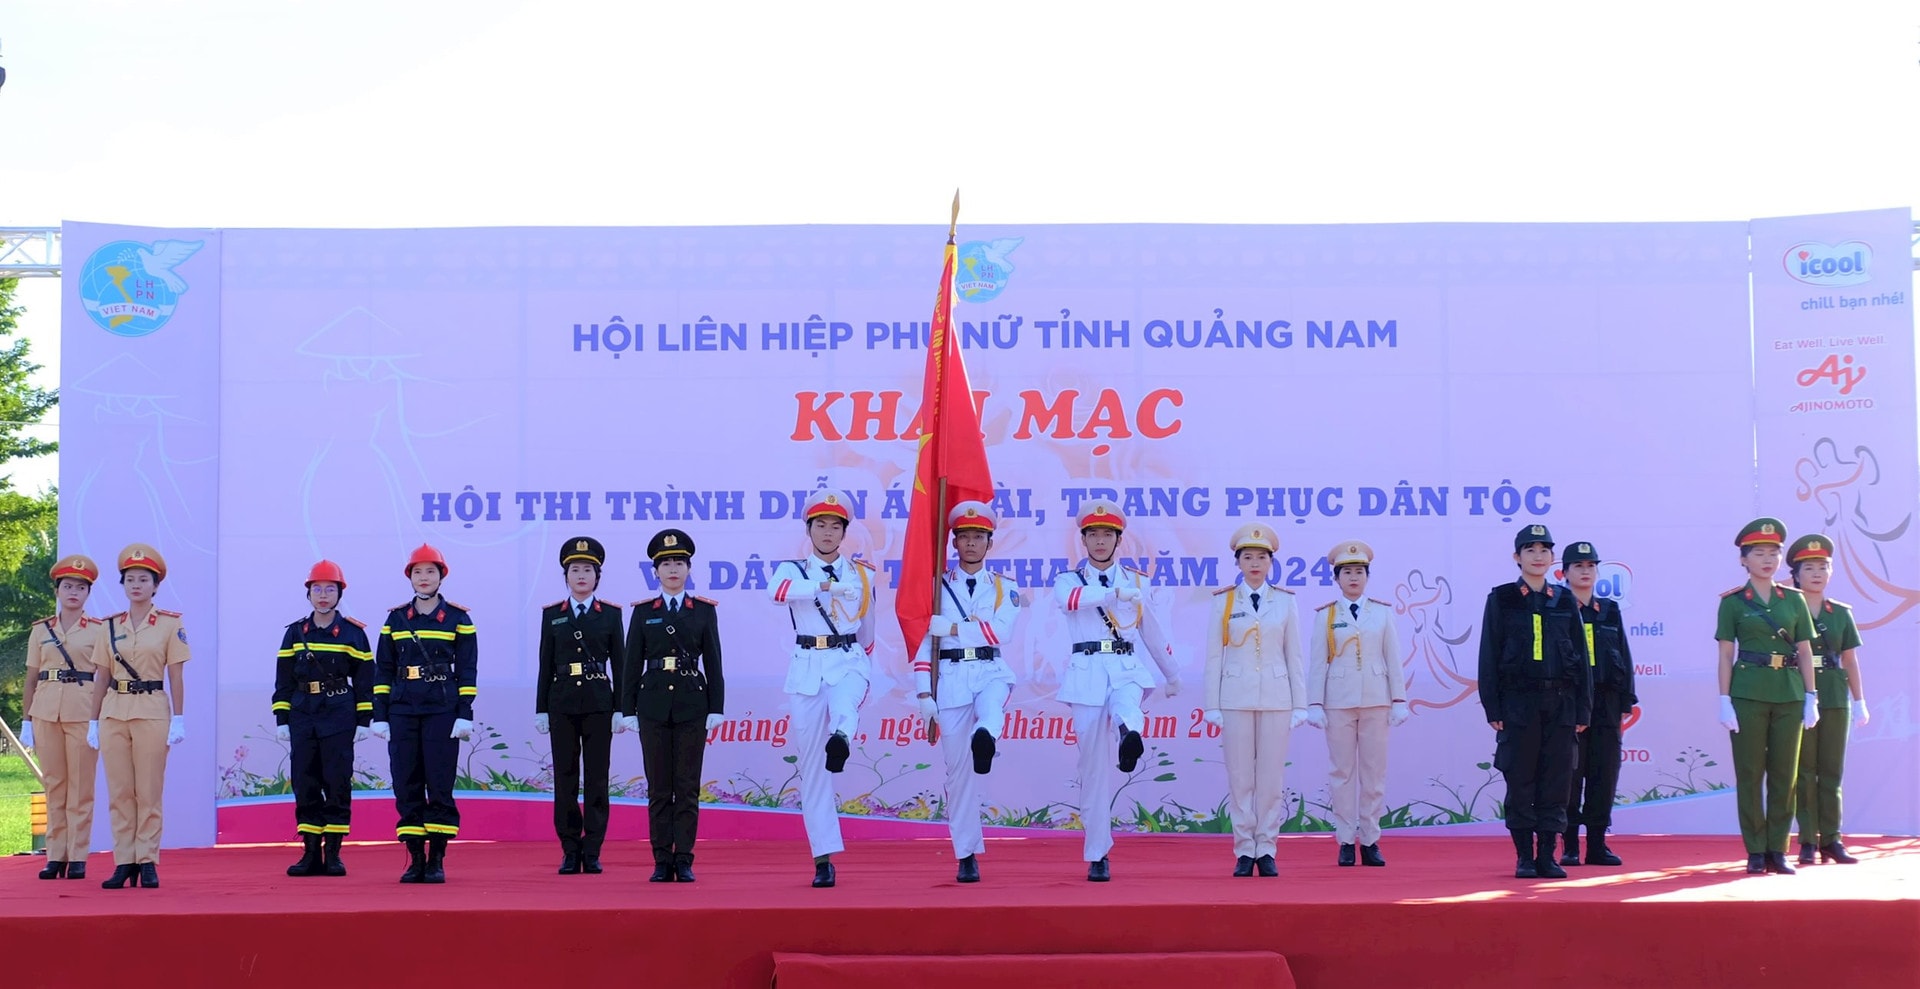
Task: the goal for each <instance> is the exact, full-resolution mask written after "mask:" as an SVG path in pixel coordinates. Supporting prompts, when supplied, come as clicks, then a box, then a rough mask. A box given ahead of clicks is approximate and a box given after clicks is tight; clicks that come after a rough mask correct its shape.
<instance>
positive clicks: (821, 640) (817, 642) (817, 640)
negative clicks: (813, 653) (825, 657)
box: [813, 635, 833, 649]
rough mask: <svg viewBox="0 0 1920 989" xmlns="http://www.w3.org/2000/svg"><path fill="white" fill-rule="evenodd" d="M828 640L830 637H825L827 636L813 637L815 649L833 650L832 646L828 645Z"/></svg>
mask: <svg viewBox="0 0 1920 989" xmlns="http://www.w3.org/2000/svg"><path fill="white" fill-rule="evenodd" d="M827 639H828V636H825V635H816V636H814V637H813V647H814V648H815V649H831V648H833V647H832V646H830V645H828V644H827Z"/></svg>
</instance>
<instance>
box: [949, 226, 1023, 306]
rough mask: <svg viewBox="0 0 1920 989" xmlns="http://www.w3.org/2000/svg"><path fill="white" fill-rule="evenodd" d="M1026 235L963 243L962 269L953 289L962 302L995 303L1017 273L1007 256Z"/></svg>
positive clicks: (957, 273) (958, 271)
mask: <svg viewBox="0 0 1920 989" xmlns="http://www.w3.org/2000/svg"><path fill="white" fill-rule="evenodd" d="M1025 240H1026V238H1025V237H1003V238H1001V239H999V240H971V241H968V242H966V243H964V244H961V245H960V256H959V262H960V268H959V270H957V271H955V272H954V273H953V291H954V293H955V294H957V295H959V296H960V301H962V302H992V301H993V300H994V299H997V298H999V297H1000V293H1002V292H1005V291H1006V290H1007V279H1008V278H1009V277H1010V276H1012V274H1013V262H1011V261H1008V260H1007V255H1009V254H1012V253H1013V249H1014V248H1016V247H1019V246H1020V245H1021V243H1022V242H1024V241H1025Z"/></svg>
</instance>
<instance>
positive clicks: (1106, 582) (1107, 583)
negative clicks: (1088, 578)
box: [1100, 574, 1113, 587]
mask: <svg viewBox="0 0 1920 989" xmlns="http://www.w3.org/2000/svg"><path fill="white" fill-rule="evenodd" d="M1100 586H1101V587H1111V586H1113V584H1112V582H1111V581H1109V580H1107V575H1106V574H1101V575H1100Z"/></svg>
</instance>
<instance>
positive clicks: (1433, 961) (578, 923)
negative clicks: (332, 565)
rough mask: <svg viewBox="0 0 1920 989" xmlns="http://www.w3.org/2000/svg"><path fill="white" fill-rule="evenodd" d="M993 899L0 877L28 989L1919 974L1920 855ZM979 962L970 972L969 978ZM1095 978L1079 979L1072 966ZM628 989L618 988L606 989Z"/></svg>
mask: <svg viewBox="0 0 1920 989" xmlns="http://www.w3.org/2000/svg"><path fill="white" fill-rule="evenodd" d="M990 846H991V847H990V850H989V851H988V853H987V854H986V855H985V856H983V857H982V860H981V862H982V866H981V868H982V872H983V874H984V876H985V882H983V883H981V884H979V885H977V886H961V885H959V884H957V883H955V882H954V881H953V860H952V855H951V849H950V846H949V845H948V844H947V843H946V842H945V841H942V840H916V841H899V840H895V841H867V842H858V843H855V844H854V845H852V847H851V848H850V850H849V851H848V852H847V853H846V854H844V855H841V856H839V858H838V860H837V864H838V866H839V871H840V886H839V888H837V889H832V890H813V889H810V888H808V886H807V880H808V878H809V877H810V875H811V864H810V863H809V861H808V856H807V854H806V850H805V846H804V845H802V844H800V843H795V842H787V841H766V840H760V841H724V840H722V841H712V842H706V843H703V844H702V851H701V856H700V859H699V861H698V862H697V863H696V865H695V869H696V871H697V873H698V875H699V882H698V883H697V884H695V885H692V886H678V885H672V886H669V885H650V884H648V883H647V882H646V875H647V873H648V871H649V870H650V862H649V856H648V853H647V851H646V848H645V846H644V845H643V844H640V843H634V842H620V843H617V844H615V845H613V846H612V847H610V848H609V850H608V854H607V855H606V856H605V863H606V866H607V872H606V873H605V874H604V875H600V876H559V875H555V874H554V872H553V869H554V867H555V865H556V864H557V862H558V858H559V855H558V852H557V850H556V849H555V848H554V847H553V846H552V845H550V844H545V843H533V842H528V843H501V844H488V843H463V844H456V845H455V846H454V848H453V850H452V851H451V852H450V854H449V856H448V868H449V872H450V875H451V879H450V880H449V882H448V884H447V885H445V886H437V887H408V886H401V885H399V884H397V883H396V882H395V881H394V880H395V879H396V878H397V877H398V875H399V873H400V870H401V869H402V867H403V865H404V863H403V855H402V853H401V852H400V850H399V848H398V846H397V845H394V844H392V843H391V842H381V843H373V844H364V845H350V846H349V849H348V855H347V857H346V860H347V865H348V867H349V869H350V870H351V875H349V876H348V877H347V878H344V879H300V880H294V879H289V878H287V877H286V876H285V875H284V874H283V870H284V869H285V867H286V865H287V864H288V863H290V862H291V861H292V860H293V859H294V858H296V857H297V853H296V851H295V850H294V849H293V848H292V847H291V846H268V847H259V846H254V847H222V848H215V849H193V850H180V851H170V852H168V853H166V855H165V858H164V861H163V862H162V864H161V874H162V875H161V878H162V880H163V884H164V885H163V887H162V888H161V889H158V890H138V889H126V890H121V891H117V892H109V891H106V890H102V889H100V888H99V884H98V881H97V880H98V879H99V878H101V877H104V876H105V875H107V874H108V873H109V872H110V871H111V869H112V865H111V862H110V860H109V856H106V855H95V856H94V857H93V859H92V860H91V862H90V863H89V869H90V871H91V872H92V873H93V875H94V878H93V879H89V880H84V881H81V882H70V881H49V882H40V881H38V880H36V879H35V878H34V873H35V872H36V871H38V869H39V868H40V861H39V859H37V858H34V857H26V856H20V857H14V858H10V859H6V860H0V930H4V931H5V934H6V936H5V939H4V943H5V944H6V945H7V946H8V947H9V951H8V952H7V959H6V961H7V971H8V980H7V981H8V984H9V985H10V986H54V985H59V986H78V985H87V984H95V985H106V984H109V983H112V984H124V983H125V982H126V981H127V980H128V979H130V978H138V979H158V980H160V981H159V982H157V983H156V984H162V985H169V986H193V987H213V986H262V987H266V986H271V987H276V989H278V987H300V986H315V987H322V986H324V987H327V989H338V987H339V986H341V985H343V984H353V983H363V982H381V983H405V984H412V985H464V986H486V987H492V986H511V985H545V984H551V983H552V982H553V981H554V980H556V979H565V980H566V981H567V982H568V983H569V984H574V985H596V984H607V985H614V984H618V985H628V984H636V985H642V986H648V985H661V986H665V985H672V986H740V987H746V986H755V987H760V986H766V985H768V984H769V983H770V982H772V981H773V980H774V979H775V977H776V973H777V974H778V976H779V985H781V986H782V987H783V989H795V987H806V986H821V985H829V984H830V985H833V986H835V987H836V989H855V987H859V986H868V985H872V986H882V985H884V986H888V987H889V989H892V987H897V986H901V985H910V986H914V987H915V989H926V987H939V986H947V985H966V986H969V987H972V989H977V987H979V986H985V985H1019V986H1021V987H1023V989H1027V987H1034V986H1069V985H1075V986H1077V985H1087V984H1095V985H1101V986H1132V985H1142V986H1144V985H1148V984H1151V985H1154V986H1157V987H1161V989H1176V983H1178V982H1181V981H1188V980H1196V979H1204V980H1206V981H1205V982H1203V983H1193V984H1199V985H1207V986H1242V985H1247V986H1289V985H1298V986H1300V987H1302V989H1326V987H1344V986H1355V987H1359V986H1382V985H1392V986H1398V987H1405V989H1411V987H1418V986H1438V985H1446V986H1489V987H1492V986H1499V987H1502V989H1506V987H1510V986H1512V985H1513V984H1514V983H1515V981H1516V972H1518V973H1521V974H1522V976H1523V978H1524V980H1525V981H1528V982H1533V981H1542V982H1543V983H1546V984H1553V985H1564V986H1579V985H1592V986H1608V987H1622V986H1720V985H1724V986H1740V987H1741V989H1760V987H1764V986H1776V985H1777V986H1793V987H1795V989H1803V987H1805V986H1807V985H1821V986H1832V987H1840V986H1864V985H1894V984H1910V982H1911V980H1912V979H1913V977H1914V975H1915V973H1917V972H1920V937H1916V934H1920V841H1916V840H1913V839H1886V840H1879V841H1868V840H1862V841H1860V842H1859V844H1857V845H1856V846H1855V847H1854V851H1856V852H1857V853H1858V854H1859V855H1860V856H1861V858H1862V860H1863V861H1862V862H1861V863H1860V864H1859V865H1854V866H1839V865H1827V866H1813V867H1811V868H1807V869H1804V870H1802V871H1801V874H1800V875H1798V876H1791V877H1789V876H1765V877H1748V876H1746V875H1744V874H1743V873H1742V872H1741V871H1740V865H1741V864H1743V862H1744V859H1743V857H1742V856H1740V854H1739V853H1740V846H1739V842H1738V839H1729V838H1631V837H1630V838H1622V839H1620V840H1619V841H1618V842H1617V845H1616V848H1617V850H1618V851H1619V852H1620V854H1621V855H1622V856H1623V857H1624V858H1626V859H1627V861H1628V863H1629V865H1628V866H1627V867H1624V868H1619V869H1598V868H1585V867H1582V868H1577V869H1572V870H1570V871H1571V872H1572V875H1571V876H1570V878H1568V879H1566V880H1563V881H1559V882H1528V881H1521V880H1515V879H1512V878H1511V877H1510V875H1509V874H1508V871H1507V870H1509V869H1510V868H1511V863H1512V853H1511V846H1510V845H1508V843H1507V842H1505V841H1504V840H1500V839H1491V838H1462V837H1413V836H1407V837H1393V836H1389V837H1388V838H1387V840H1386V841H1385V842H1384V843H1383V844H1382V846H1381V847H1382V850H1383V851H1384V852H1385V854H1386V856H1387V858H1388V861H1389V867H1388V868H1386V869H1366V868H1351V869H1339V868H1335V867H1333V865H1332V859H1333V855H1334V846H1333V844H1332V843H1331V842H1330V841H1329V840H1327V839H1326V838H1324V837H1315V838H1292V839H1287V840H1285V841H1283V842H1281V848H1280V856H1279V857H1280V864H1281V876H1280V878H1278V879H1258V878H1255V879H1233V878H1231V877H1229V876H1227V875H1226V874H1225V873H1226V872H1227V871H1228V870H1229V869H1230V868H1231V866H1232V857H1231V855H1230V854H1229V846H1228V845H1227V844H1226V843H1225V842H1224V841H1222V840H1218V839H1211V838H1181V837H1152V836H1121V838H1120V843H1119V846H1118V848H1117V849H1116V852H1115V855H1114V857H1113V874H1114V880H1113V882H1111V883H1108V884H1106V885H1096V884H1092V883H1088V882H1086V881H1085V878H1084V876H1085V869H1084V866H1083V865H1082V864H1081V863H1080V862H1079V843H1078V842H1077V841H1073V840H1065V839H1061V838H1037V839H999V840H995V841H992V842H991V843H990ZM954 956H965V957H954ZM1076 956H1077V957H1076ZM603 980H604V981H603Z"/></svg>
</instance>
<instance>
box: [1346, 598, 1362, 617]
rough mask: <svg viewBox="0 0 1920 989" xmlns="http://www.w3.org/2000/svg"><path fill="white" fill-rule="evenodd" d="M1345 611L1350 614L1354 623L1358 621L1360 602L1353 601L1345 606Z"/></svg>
mask: <svg viewBox="0 0 1920 989" xmlns="http://www.w3.org/2000/svg"><path fill="white" fill-rule="evenodd" d="M1347 611H1348V612H1350V613H1352V615H1353V617H1354V620H1355V621H1358V620H1359V619H1360V602H1358V601H1355V602H1353V603H1352V604H1349V605H1347Z"/></svg>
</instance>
